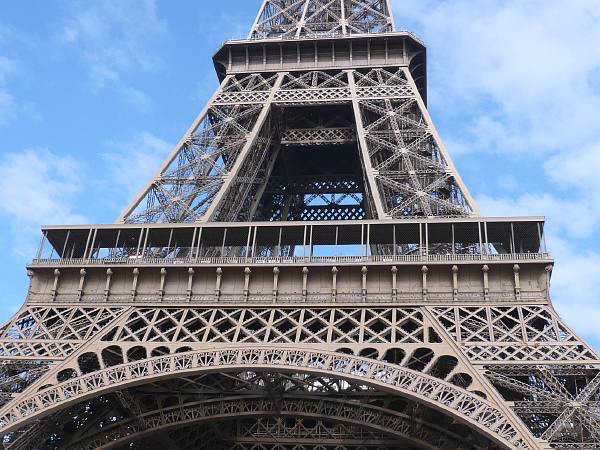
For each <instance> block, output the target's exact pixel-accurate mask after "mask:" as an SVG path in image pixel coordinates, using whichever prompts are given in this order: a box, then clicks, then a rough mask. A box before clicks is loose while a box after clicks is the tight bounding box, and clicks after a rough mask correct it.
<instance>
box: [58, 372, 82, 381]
mask: <svg viewBox="0 0 600 450" xmlns="http://www.w3.org/2000/svg"><path fill="white" fill-rule="evenodd" d="M73 378H77V372H76V371H75V369H63V370H61V371H60V372H58V373H57V374H56V380H57V381H58V382H59V383H62V382H64V381H67V380H72V379H73Z"/></svg>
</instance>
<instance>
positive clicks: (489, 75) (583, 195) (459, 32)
mask: <svg viewBox="0 0 600 450" xmlns="http://www.w3.org/2000/svg"><path fill="white" fill-rule="evenodd" d="M394 3H395V5H394V7H395V8H394V9H395V12H396V14H397V19H396V23H397V24H398V25H399V26H402V27H406V28H409V29H412V30H413V31H416V32H417V33H418V34H419V35H420V36H421V37H422V38H423V39H424V40H425V41H426V42H427V43H428V53H429V55H428V56H429V58H428V66H429V74H430V75H429V80H430V83H429V93H430V95H429V99H430V105H438V107H439V105H440V104H441V105H443V108H440V110H441V111H442V112H441V113H443V114H444V115H445V117H444V121H445V123H447V124H450V125H449V126H447V127H446V130H444V133H443V134H445V135H446V136H447V144H448V147H449V148H450V150H451V152H453V153H454V155H455V156H456V155H457V154H458V155H459V156H460V157H461V160H462V161H465V162H466V164H469V165H474V166H477V167H478V168H481V173H486V174H487V176H488V178H489V182H488V183H486V189H487V192H488V194H487V195H482V194H479V195H476V197H477V200H478V203H479V206H480V208H481V211H482V212H483V213H484V214H489V215H534V214H535V215H538V214H539V215H546V216H547V231H548V240H549V246H550V250H551V251H552V253H553V256H555V258H556V259H557V266H556V268H555V271H554V274H553V298H554V300H555V303H556V305H557V308H558V309H559V311H560V312H562V313H563V314H565V316H566V318H567V319H569V320H570V321H571V322H572V324H573V325H574V326H575V328H576V329H577V330H580V331H583V332H585V333H586V334H587V335H588V337H592V338H593V339H594V340H595V341H596V342H599V343H600V328H598V327H597V324H595V323H594V321H593V320H591V319H590V317H598V316H599V315H600V288H599V287H598V286H597V284H596V283H595V280H597V279H598V278H599V277H600V248H598V246H599V245H600V240H598V239H597V238H596V236H597V233H598V231H600V211H599V209H598V205H599V204H600V181H599V180H600V177H598V174H597V170H596V168H597V167H598V165H599V164H600V156H599V155H600V125H599V122H598V111H600V46H598V45H597V42H600V3H598V2H597V1H594V0H575V1H573V2H571V3H569V7H568V8H565V4H564V2H562V1H560V0H532V1H529V2H521V1H519V0H490V1H486V2H478V3H477V4H476V5H475V6H474V4H473V2H472V1H471V0H453V1H452V2H446V1H436V0H395V1H394ZM434 108H435V106H434ZM494 158H510V159H511V160H514V161H518V162H519V163H518V164H515V166H514V172H512V173H509V174H506V173H504V174H498V176H497V179H496V180H494V176H493V174H494V167H493V166H490V165H488V166H486V164H487V163H489V161H490V160H493V159H494ZM532 168H533V169H534V170H536V173H532V172H530V170H532ZM534 177H537V178H535V180H536V182H533V179H534ZM517 185H518V186H521V187H520V189H519V188H517ZM476 194H477V193H476ZM590 246H591V247H590Z"/></svg>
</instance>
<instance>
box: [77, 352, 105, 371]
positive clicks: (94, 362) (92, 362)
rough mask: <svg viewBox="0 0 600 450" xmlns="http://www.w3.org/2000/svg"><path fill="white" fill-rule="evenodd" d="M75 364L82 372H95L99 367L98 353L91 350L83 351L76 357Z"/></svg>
mask: <svg viewBox="0 0 600 450" xmlns="http://www.w3.org/2000/svg"><path fill="white" fill-rule="evenodd" d="M77 365H78V366H79V370H80V372H81V373H82V374H86V373H92V372H96V371H98V370H99V369H100V361H98V355H96V354H95V353H93V352H87V353H83V354H82V355H80V356H79V358H77Z"/></svg>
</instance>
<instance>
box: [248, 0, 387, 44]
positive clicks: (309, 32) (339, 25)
mask: <svg viewBox="0 0 600 450" xmlns="http://www.w3.org/2000/svg"><path fill="white" fill-rule="evenodd" d="M392 31H394V21H393V18H392V14H391V10H390V7H389V4H388V0H265V1H264V2H263V4H262V6H261V9H260V11H259V13H258V17H257V18H256V21H255V23H254V25H253V26H252V30H251V31H250V35H249V38H251V39H272V38H283V39H292V38H302V37H310V36H318V37H325V36H336V35H347V34H364V33H386V32H392Z"/></svg>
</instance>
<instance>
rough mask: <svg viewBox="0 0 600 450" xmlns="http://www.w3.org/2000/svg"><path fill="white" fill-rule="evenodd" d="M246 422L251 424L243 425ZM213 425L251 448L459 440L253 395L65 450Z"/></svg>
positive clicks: (341, 407) (340, 406)
mask: <svg viewBox="0 0 600 450" xmlns="http://www.w3.org/2000/svg"><path fill="white" fill-rule="evenodd" d="M248 418H255V420H253V421H248V420H244V419H248ZM214 421H225V422H227V421H239V422H240V427H243V428H242V429H241V430H240V429H239V428H238V429H237V430H235V434H234V435H231V434H233V430H227V429H225V430H222V431H221V433H222V434H224V436H222V439H223V440H226V441H231V442H236V443H244V441H246V443H251V442H256V440H257V439H260V441H261V442H264V443H269V441H271V442H272V443H279V444H283V443H284V442H286V441H287V443H288V444H293V443H296V444H297V443H302V442H304V443H312V444H313V445H314V444H317V443H322V444H323V443H328V442H329V443H331V444H335V443H340V440H342V441H354V444H363V445H364V444H365V441H366V445H368V446H373V445H382V444H385V443H388V444H389V443H394V442H398V441H412V442H414V444H417V445H422V446H425V447H426V446H432V447H435V448H444V449H457V448H460V447H461V440H460V437H459V436H457V435H453V434H452V433H451V432H448V431H446V430H444V429H443V428H441V427H439V426H435V425H431V424H428V423H424V422H423V421H420V420H416V421H413V419H412V418H411V416H409V415H406V414H401V413H398V412H396V411H391V410H388V409H385V408H382V407H377V406H373V405H368V404H360V403H356V402H349V401H344V400H323V399H319V398H318V397H312V398H311V397H306V396H303V397H297V398H295V397H291V396H283V397H280V398H277V399H269V398H264V397H262V398H261V397H260V396H258V395H256V396H240V397H230V398H227V399H223V398H215V399H210V400H206V401H201V402H189V403H184V404H178V405H176V406H173V407H169V408H161V409H158V410H154V411H151V412H148V413H144V414H142V415H140V416H139V417H138V418H131V419H128V420H125V421H123V422H121V423H118V424H115V425H113V426H108V427H106V429H103V430H101V431H99V432H96V433H94V434H92V435H90V436H83V437H82V438H81V439H80V441H78V442H77V443H73V444H70V445H69V446H67V448H72V449H95V448H99V447H102V446H104V445H107V444H108V443H113V445H114V444H116V445H119V444H122V443H125V442H127V441H131V440H135V439H139V438H144V437H145V436H146V435H148V434H150V435H153V434H156V433H164V431H166V430H169V429H175V428H180V427H182V426H187V425H190V424H195V425H200V424H202V423H206V422H214ZM230 433H231V434H230ZM350 436H352V438H350ZM369 441H371V443H369ZM472 448H478V447H477V446H474V447H472ZM479 448H483V447H479Z"/></svg>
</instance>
